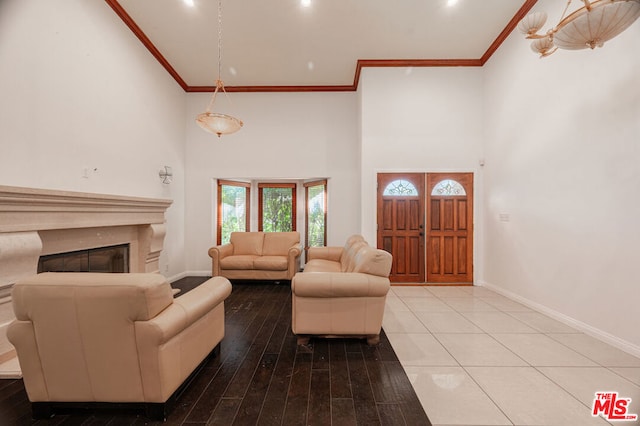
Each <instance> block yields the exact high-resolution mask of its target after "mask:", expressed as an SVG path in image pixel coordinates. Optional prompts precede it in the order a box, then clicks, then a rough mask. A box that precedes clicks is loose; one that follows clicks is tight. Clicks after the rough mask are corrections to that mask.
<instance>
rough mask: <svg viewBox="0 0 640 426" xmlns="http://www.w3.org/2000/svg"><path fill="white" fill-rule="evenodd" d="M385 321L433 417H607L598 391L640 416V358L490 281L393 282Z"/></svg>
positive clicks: (442, 420) (595, 421)
mask: <svg viewBox="0 0 640 426" xmlns="http://www.w3.org/2000/svg"><path fill="white" fill-rule="evenodd" d="M383 328H384V331H385V333H386V334H387V336H388V338H389V341H390V342H391V345H392V346H393V348H394V350H395V352H396V354H397V356H398V358H399V359H400V362H401V363H402V365H403V367H404V369H405V371H406V372H407V375H408V376H409V379H410V380H411V383H412V384H413V387H414V389H415V390H416V393H417V395H418V397H419V398H420V401H421V402H422V405H423V406H424V408H425V411H426V412H427V415H428V416H429V419H430V420H431V422H432V423H433V424H434V425H467V426H471V425H553V426H565V425H577V426H581V425H606V424H609V422H607V421H605V420H604V419H603V418H600V417H593V416H591V407H592V403H593V399H594V397H595V393H596V392H598V391H617V392H618V393H619V396H620V397H624V398H631V400H632V401H631V404H630V405H629V413H632V414H638V415H640V358H637V357H634V356H632V355H630V354H628V353H626V352H624V351H621V350H619V349H617V348H615V347H613V346H611V345H608V344H606V343H603V342H602V341H600V340H597V339H595V338H593V337H590V336H588V335H586V334H583V333H581V332H580V331H578V330H576V329H574V328H571V327H569V326H567V325H565V324H563V323H561V322H558V321H556V320H554V319H552V318H550V317H548V316H546V315H543V314H541V313H539V312H536V311H534V310H532V309H529V308H528V307H526V306H524V305H522V304H520V303H517V302H515V301H513V300H510V299H508V298H506V297H504V296H502V295H499V294H497V293H495V292H492V291H491V290H488V289H486V288H483V287H477V286H476V287H425V286H415V287H414V286H411V287H409V286H394V287H392V288H391V291H390V292H389V295H388V297H387V306H386V310H385V316H384V321H383ZM610 423H611V424H616V425H640V420H639V421H635V422H628V421H626V422H621V421H618V422H613V421H612V422H610Z"/></svg>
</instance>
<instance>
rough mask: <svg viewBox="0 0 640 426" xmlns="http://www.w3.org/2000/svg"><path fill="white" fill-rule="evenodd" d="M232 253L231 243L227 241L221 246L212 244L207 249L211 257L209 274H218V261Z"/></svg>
mask: <svg viewBox="0 0 640 426" xmlns="http://www.w3.org/2000/svg"><path fill="white" fill-rule="evenodd" d="M232 254H233V244H231V243H227V244H223V245H221V246H213V247H211V248H210V249H209V257H210V258H211V276H212V277H218V276H220V261H221V260H222V259H224V258H225V257H227V256H231V255H232Z"/></svg>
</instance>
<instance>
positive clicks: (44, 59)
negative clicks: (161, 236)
mask: <svg viewBox="0 0 640 426" xmlns="http://www.w3.org/2000/svg"><path fill="white" fill-rule="evenodd" d="M0 93H1V94H2V95H1V96H0V184H2V185H12V186H25V187H35V188H46V189H61V190H70V191H83V192H94V193H109V194H119V195H133V196H144V197H154V198H170V199H173V200H174V204H173V205H172V207H170V208H169V210H168V213H167V236H166V239H165V251H164V253H163V256H162V257H161V271H162V272H164V273H165V274H166V275H168V276H171V275H175V274H177V273H179V272H182V271H183V270H184V259H185V255H184V236H183V229H184V118H183V117H184V108H185V106H184V105H185V95H184V92H183V90H182V89H181V88H180V87H179V86H178V85H177V84H176V83H175V81H173V79H172V78H171V77H170V76H169V75H168V74H167V72H166V71H165V70H164V69H163V68H162V67H161V66H160V65H159V64H158V62H157V61H156V60H155V59H154V58H153V57H152V56H151V54H150V53H149V52H148V51H147V49H146V48H145V47H144V46H143V45H142V44H141V43H140V42H139V41H138V39H137V38H136V37H135V36H134V35H133V33H132V32H131V31H130V30H129V29H128V28H127V27H126V26H125V24H124V23H123V22H122V21H121V20H120V18H118V17H117V15H116V14H115V13H114V12H113V11H112V10H111V9H110V8H109V6H108V5H107V4H106V3H105V2H103V1H83V0H67V1H63V2H53V1H49V0H29V1H24V0H3V1H2V2H0ZM165 164H166V165H169V166H172V167H173V172H174V175H175V178H174V183H173V184H172V185H170V186H165V185H162V184H161V183H160V180H159V178H158V170H159V169H160V168H161V166H163V165H165ZM84 168H88V170H89V173H88V178H84V177H82V173H83V169H84ZM94 169H95V171H94ZM167 266H169V268H168V269H167Z"/></svg>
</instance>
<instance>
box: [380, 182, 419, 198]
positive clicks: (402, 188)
mask: <svg viewBox="0 0 640 426" xmlns="http://www.w3.org/2000/svg"><path fill="white" fill-rule="evenodd" d="M382 195H400V196H404V197H413V196H417V195H418V190H417V189H416V187H415V185H414V184H412V183H411V182H409V181H408V180H404V179H398V180H394V181H393V182H389V184H388V185H387V186H386V187H385V188H384V192H383V193H382Z"/></svg>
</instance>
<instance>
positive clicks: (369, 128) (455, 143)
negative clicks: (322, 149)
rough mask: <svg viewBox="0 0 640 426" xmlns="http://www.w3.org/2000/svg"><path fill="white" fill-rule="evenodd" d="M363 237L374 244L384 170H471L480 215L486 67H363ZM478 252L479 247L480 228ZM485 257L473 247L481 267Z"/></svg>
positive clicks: (475, 213) (477, 237)
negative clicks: (378, 181)
mask: <svg viewBox="0 0 640 426" xmlns="http://www.w3.org/2000/svg"><path fill="white" fill-rule="evenodd" d="M359 91H360V98H361V105H360V109H361V111H360V114H361V129H360V131H361V135H362V164H361V169H362V175H361V179H362V194H361V200H362V201H361V202H362V215H361V232H362V234H363V235H364V236H365V238H366V239H367V240H368V241H369V242H371V243H372V244H375V241H376V179H377V173H381V172H414V171H415V172H448V171H455V172H463V171H464V172H474V187H475V191H476V194H475V199H476V203H475V204H476V205H475V208H474V216H475V218H474V222H475V223H478V221H479V216H478V215H479V212H480V211H481V197H480V196H479V194H481V188H482V175H481V169H480V166H479V161H480V159H481V158H482V155H483V154H482V134H483V123H482V69H481V68H475V67H474V68H463V67H460V68H366V69H364V70H363V72H362V74H361V77H360V88H359ZM475 240H476V242H475V247H478V244H479V242H478V241H479V232H478V230H476V234H475ZM479 256H480V253H479V252H478V250H475V255H474V259H475V261H474V263H475V265H476V270H475V273H476V275H477V273H478V270H477V266H479V265H480V264H481V263H480V262H479Z"/></svg>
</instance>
